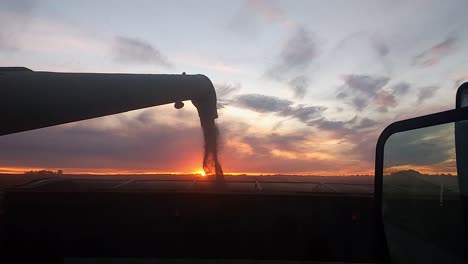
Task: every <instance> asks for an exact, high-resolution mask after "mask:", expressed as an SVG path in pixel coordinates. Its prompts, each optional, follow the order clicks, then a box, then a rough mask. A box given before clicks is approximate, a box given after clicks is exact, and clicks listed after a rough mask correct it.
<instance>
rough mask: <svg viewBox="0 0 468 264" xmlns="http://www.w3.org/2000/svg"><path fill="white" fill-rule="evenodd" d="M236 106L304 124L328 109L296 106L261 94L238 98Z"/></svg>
mask: <svg viewBox="0 0 468 264" xmlns="http://www.w3.org/2000/svg"><path fill="white" fill-rule="evenodd" d="M235 104H236V106H239V107H242V108H246V109H250V110H252V111H255V112H258V113H275V114H277V115H278V116H282V117H291V118H297V119H298V120H300V121H302V122H303V123H307V122H309V121H310V120H311V119H314V118H318V117H320V116H321V114H322V113H323V112H324V111H325V110H326V109H327V108H326V107H323V106H311V105H303V104H299V105H296V106H294V105H293V104H294V102H292V101H290V100H287V99H281V98H278V97H275V96H267V95H261V94H243V95H240V96H238V97H237V98H236V100H235Z"/></svg>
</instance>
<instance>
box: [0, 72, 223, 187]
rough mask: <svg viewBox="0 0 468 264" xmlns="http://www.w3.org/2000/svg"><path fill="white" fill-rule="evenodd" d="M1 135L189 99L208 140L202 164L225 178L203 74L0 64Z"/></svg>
mask: <svg viewBox="0 0 468 264" xmlns="http://www.w3.org/2000/svg"><path fill="white" fill-rule="evenodd" d="M0 91H1V95H2V96H1V97H0V113H2V115H1V116H0V126H1V127H0V135H7V134H12V133H17V132H22V131H27V130H32V129H37V128H43V127H49V126H54V125H60V124H65V123H69V122H75V121H80V120H85V119H90V118H96V117H101V116H107V115H113V114H118V113H122V112H127V111H131V110H136V109H141V108H146V107H152V106H157V105H164V104H169V103H175V105H174V106H175V107H176V108H177V109H180V108H182V107H183V103H182V101H185V100H191V101H192V103H193V105H194V106H195V107H196V108H197V110H198V115H199V117H200V123H201V126H202V129H203V136H204V139H205V149H204V159H203V168H204V169H205V170H206V172H207V173H208V174H209V173H213V172H214V173H215V174H216V180H217V182H223V181H224V176H223V173H222V169H221V165H220V164H219V160H218V151H217V144H218V130H217V128H216V123H215V119H216V118H218V112H217V108H216V103H217V99H216V92H215V89H214V86H213V84H212V82H211V81H210V79H209V78H208V77H206V76H205V75H201V74H196V75H187V74H185V73H184V74H182V75H175V74H174V75H169V74H114V73H57V72H35V71H32V70H30V69H27V68H23V67H6V68H5V67H4V68H0Z"/></svg>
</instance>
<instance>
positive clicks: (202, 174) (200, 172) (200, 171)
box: [195, 170, 206, 177]
mask: <svg viewBox="0 0 468 264" xmlns="http://www.w3.org/2000/svg"><path fill="white" fill-rule="evenodd" d="M195 173H196V174H199V175H200V176H202V177H205V176H206V173H205V171H204V170H199V171H197V172H195Z"/></svg>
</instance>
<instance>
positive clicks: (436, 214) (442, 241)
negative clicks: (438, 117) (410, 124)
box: [382, 123, 466, 263]
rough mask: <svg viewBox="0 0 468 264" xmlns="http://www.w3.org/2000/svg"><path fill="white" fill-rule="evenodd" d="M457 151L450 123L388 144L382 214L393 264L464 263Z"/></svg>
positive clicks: (402, 135) (399, 136)
mask: <svg viewBox="0 0 468 264" xmlns="http://www.w3.org/2000/svg"><path fill="white" fill-rule="evenodd" d="M455 145H456V144H455V126H454V123H449V124H444V125H438V126H433V127H427V128H421V129H416V130H411V131H405V132H400V133H396V134H394V135H392V136H391V137H390V138H389V139H388V141H387V143H386V145H385V150H384V178H383V204H382V210H383V221H384V228H385V235H386V238H387V243H388V249H389V253H390V256H391V258H392V262H394V263H464V262H463V261H464V248H465V241H464V240H465V235H466V230H465V229H466V228H465V227H466V226H465V225H466V224H465V220H464V216H463V214H464V211H463V205H462V199H461V193H460V187H459V176H460V175H458V173H457V155H456V148H455V147H456V146H455ZM457 148H459V146H457ZM459 158H460V157H459ZM459 162H460V161H459ZM465 162H466V161H465Z"/></svg>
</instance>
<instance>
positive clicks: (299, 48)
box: [266, 27, 317, 80]
mask: <svg viewBox="0 0 468 264" xmlns="http://www.w3.org/2000/svg"><path fill="white" fill-rule="evenodd" d="M316 57H317V47H316V44H315V42H314V40H313V37H312V35H311V33H310V32H309V31H308V30H306V29H305V28H304V27H300V28H298V29H297V30H296V31H295V32H294V33H293V34H292V35H291V36H290V38H289V39H288V40H287V41H286V43H285V44H284V46H283V48H282V49H281V51H280V54H279V57H278V62H277V63H276V64H275V65H274V66H273V67H271V68H270V69H268V70H267V73H266V75H267V76H268V77H270V78H271V79H274V80H282V79H283V78H284V76H285V75H286V74H288V73H290V72H297V71H300V72H302V71H303V70H306V69H307V67H308V66H309V65H310V64H311V62H312V61H313V60H314V59H315V58H316Z"/></svg>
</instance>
